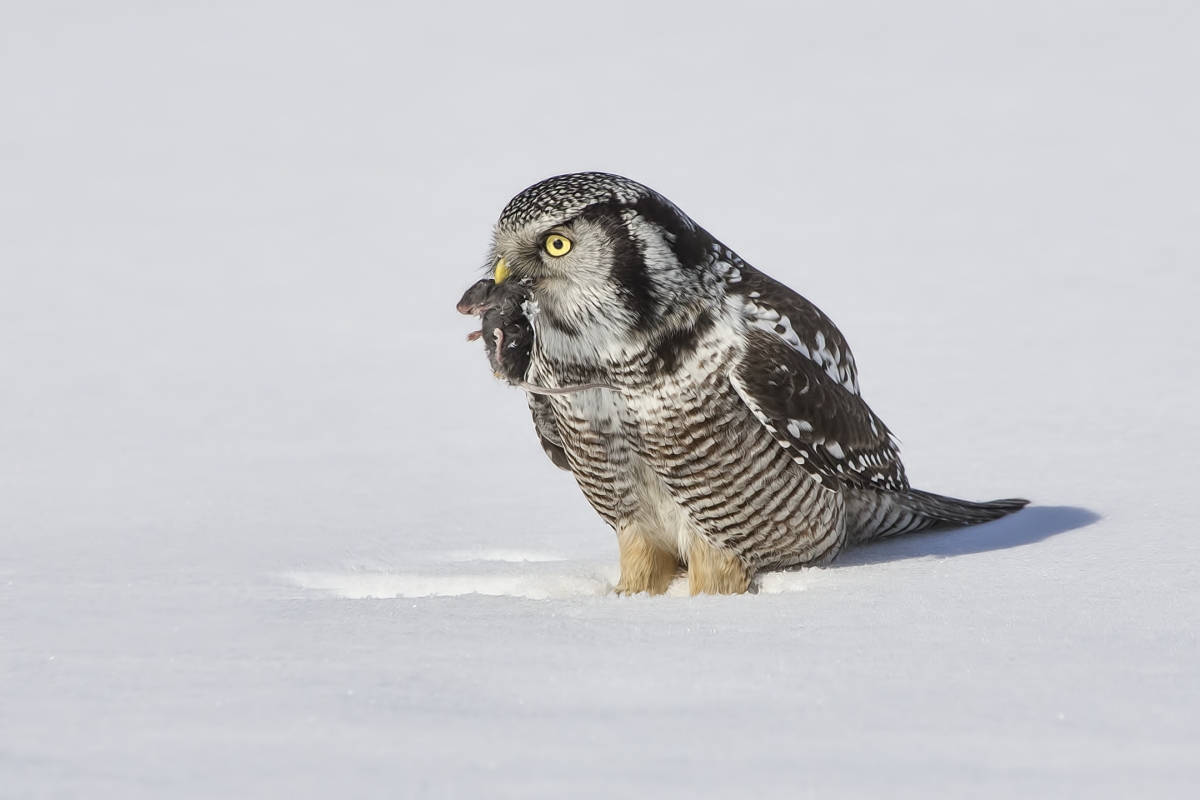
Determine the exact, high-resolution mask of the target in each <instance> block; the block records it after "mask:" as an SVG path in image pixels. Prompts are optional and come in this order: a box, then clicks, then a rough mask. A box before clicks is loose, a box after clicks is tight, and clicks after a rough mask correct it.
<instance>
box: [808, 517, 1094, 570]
mask: <svg viewBox="0 0 1200 800" xmlns="http://www.w3.org/2000/svg"><path fill="white" fill-rule="evenodd" d="M1100 519H1101V516H1100V515H1099V514H1097V513H1096V512H1095V511H1091V510H1089V509H1086V508H1077V507H1075V506H1031V507H1029V508H1025V509H1022V510H1021V511H1019V512H1017V513H1016V514H1013V515H1011V516H1008V517H1004V518H1003V519H998V520H996V521H995V522H988V523H986V524H983V525H977V526H974V527H968V528H941V529H938V530H932V531H924V532H922V533H910V534H907V535H905V536H897V537H896V538H895V539H884V540H882V541H878V542H871V543H869V544H865V545H862V546H861V547H856V548H854V549H852V550H847V551H846V552H844V553H843V554H842V555H840V556H839V557H838V559H837V560H836V561H834V562H833V564H832V565H831V566H833V567H838V566H847V567H848V566H853V565H862V564H879V563H883V562H886V561H901V560H903V559H906V558H923V557H926V556H942V557H950V556H965V555H971V554H973V553H986V552H989V551H992V550H1008V549H1010V548H1013V547H1021V546H1022V545H1027V544H1033V543H1034V542H1040V541H1043V540H1045V539H1049V538H1050V537H1051V536H1056V535H1058V534H1060V533H1066V532H1067V531H1073V530H1077V529H1079V528H1085V527H1087V526H1088V525H1091V524H1093V523H1095V522H1098V521H1099V520H1100Z"/></svg>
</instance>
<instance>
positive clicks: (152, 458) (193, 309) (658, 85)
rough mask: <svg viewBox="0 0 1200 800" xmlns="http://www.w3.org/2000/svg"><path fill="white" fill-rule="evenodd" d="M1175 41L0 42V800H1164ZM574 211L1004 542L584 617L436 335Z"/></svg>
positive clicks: (573, 10) (788, 18)
mask: <svg viewBox="0 0 1200 800" xmlns="http://www.w3.org/2000/svg"><path fill="white" fill-rule="evenodd" d="M1198 9H1200V6H1197V4H1195V3H1188V2H1177V3H1164V2H1144V1H1140V2H1077V3H1076V2H1040V1H1039V2H1024V1H1019V2H1003V3H1001V2H996V3H983V2H940V3H939V2H909V3H889V2H849V3H837V4H833V3H828V4H816V3H767V2H738V3H728V4H702V3H701V4H697V3H692V4H683V3H680V4H664V3H655V2H625V1H624V0H611V1H610V0H606V1H605V2H602V3H599V2H598V3H590V4H573V3H565V4H564V3H529V2H512V3H503V4H500V3H497V4H483V3H480V4H465V3H452V2H451V3H442V4H439V5H436V6H435V5H434V4H427V5H425V6H424V7H419V6H418V4H415V3H409V4H365V3H362V4H360V3H328V4H318V3H307V2H305V3H252V2H235V3H220V2H206V3H190V4H188V3H150V2H146V3H104V4H98V3H74V4H64V3H54V2H36V3H35V2H27V3H26V2H9V3H5V4H4V5H3V8H2V9H0V795H2V796H4V797H13V798H39V797H63V798H67V797H70V798H75V797H121V798H171V797H298V798H299V797H306V798H307V797H313V798H318V797H333V796H341V797H355V798H375V797H379V798H384V797H463V798H490V797H509V798H533V797H545V798H567V797H571V798H574V797H622V796H639V797H676V796H678V797H703V796H713V797H717V796H720V797H779V798H793V797H854V796H857V797H880V796H890V797H922V798H927V797H939V796H945V797H968V796H969V797H1029V796H1045V797H1089V798H1092V797H1117V796H1130V797H1132V796H1141V797H1150V796H1154V797H1172V796H1173V797H1191V796H1196V794H1197V792H1200V647H1198V645H1197V626H1198V624H1200V581H1198V575H1197V564H1198V561H1200V558H1198V557H1200V511H1198V509H1197V489H1196V486H1197V482H1198V481H1200V455H1198V452H1200V429H1198V426H1197V424H1196V409H1197V408H1198V407H1200V374H1198V368H1200V358H1198V356H1197V353H1198V351H1200V324H1198V322H1197V316H1196V315H1197V305H1198V304H1200V236H1198V233H1197V232H1198V230H1200V155H1198V153H1200V147H1198V146H1197V143H1198V142H1200V110H1198V107H1200V55H1198V53H1200V46H1197V43H1198V42H1200V10H1198ZM588 169H600V170H607V171H613V172H618V173H621V174H625V175H628V176H630V177H632V178H635V179H637V180H640V181H642V182H644V183H647V184H648V185H650V186H652V187H655V188H656V189H658V190H660V191H662V192H663V193H664V194H666V195H667V196H668V197H670V198H671V199H672V200H674V201H675V202H676V203H677V204H679V205H680V206H681V207H682V208H683V209H684V210H685V211H687V212H688V213H689V214H690V215H692V216H693V217H694V218H695V219H696V220H697V221H698V222H699V223H700V224H701V225H704V226H705V227H707V228H708V229H709V230H711V231H712V232H713V233H714V235H716V236H717V237H718V238H720V239H722V240H723V241H724V242H725V243H727V244H728V245H729V246H730V247H732V248H734V249H735V250H737V251H738V252H739V253H740V254H741V255H742V256H743V257H745V258H746V259H747V260H749V261H750V262H751V263H753V264H755V265H756V266H758V267H760V268H762V269H764V270H766V271H767V272H768V273H769V274H771V275H773V276H775V277H777V278H780V279H781V280H783V281H785V282H786V283H788V284H789V285H791V286H792V287H794V288H795V289H797V290H798V291H800V292H801V293H803V294H804V295H806V296H807V297H809V298H810V299H811V300H813V301H814V302H816V303H817V304H818V305H819V306H820V307H821V308H822V309H823V310H825V311H826V312H827V313H828V314H829V315H830V316H831V317H832V318H833V319H834V320H835V321H836V322H837V324H838V326H839V327H840V328H841V329H842V330H843V331H844V332H845V334H846V335H847V337H848V338H849V341H850V343H851V345H852V346H853V348H854V351H855V353H856V355H857V357H858V362H859V366H860V370H861V378H862V385H863V390H864V395H865V397H866V398H867V400H868V401H869V402H870V403H871V405H872V406H873V408H874V409H875V410H876V411H877V412H878V413H879V414H880V415H881V416H882V417H883V419H884V420H886V421H887V423H888V424H889V426H891V427H892V428H893V429H894V430H895V431H896V432H897V434H898V435H899V437H900V438H901V440H902V442H903V447H904V455H905V462H906V464H907V467H908V472H909V475H910V477H911V478H912V480H913V483H914V485H916V486H919V487H921V488H925V489H929V490H932V491H938V492H944V493H949V494H954V495H957V496H961V497H967V498H973V499H980V500H982V499H992V498H997V497H1007V496H1025V497H1029V498H1031V499H1032V500H1033V502H1034V505H1033V506H1032V507H1031V508H1030V509H1028V510H1026V511H1024V512H1022V513H1021V514H1019V515H1017V516H1015V517H1012V518H1010V519H1006V520H1003V521H1001V522H998V523H993V524H991V525H987V526H984V527H980V528H975V529H967V530H962V531H953V532H943V533H932V534H922V535H915V536H911V537H908V538H905V539H903V540H897V541H894V542H890V543H886V544H880V545H877V546H872V547H868V548H865V549H862V550H859V551H854V552H850V553H847V554H845V555H844V556H843V557H842V558H841V559H840V560H839V561H838V562H837V563H836V564H835V565H833V566H831V567H829V568H824V569H813V570H807V571H801V572H797V573H789V574H786V575H778V576H768V578H767V579H766V580H764V582H763V586H762V590H761V591H760V592H759V593H758V594H756V595H748V596H742V597H715V598H713V597H702V598H694V599H693V598H686V597H679V596H668V597H662V598H646V597H635V598H618V597H614V596H612V595H611V594H606V593H605V592H606V590H607V588H608V583H609V582H610V581H612V579H613V577H614V574H615V567H616V545H615V538H614V536H613V534H612V533H611V531H609V530H608V529H607V528H606V526H605V525H604V524H603V523H602V522H601V521H600V519H599V517H598V516H597V515H596V514H595V513H594V512H592V511H591V509H590V508H589V507H588V506H587V504H586V502H585V501H584V500H583V498H582V496H581V495H580V493H579V490H578V489H577V488H576V486H575V485H574V483H573V481H572V479H571V477H570V476H569V475H567V474H566V473H562V472H560V471H558V470H557V469H555V468H554V467H553V465H552V464H551V463H550V462H549V460H548V459H547V458H546V457H545V456H544V455H543V454H542V452H541V450H540V448H539V446H538V444H537V441H536V438H535V436H534V435H533V431H532V425H531V423H530V421H529V419H528V415H527V412H526V410H525V407H524V405H525V400H524V397H523V395H522V393H521V392H520V391H517V390H514V389H511V388H508V387H505V386H502V385H500V384H499V383H498V382H497V381H495V380H494V379H493V378H492V377H491V375H490V373H489V370H488V367H487V363H486V361H485V358H484V355H483V352H482V348H481V346H480V345H479V344H478V343H467V342H466V341H465V340H464V337H465V335H466V334H467V332H468V331H470V330H471V328H472V320H468V319H466V318H464V317H460V316H459V315H457V314H456V313H455V311H454V304H455V302H456V301H457V299H458V297H459V295H460V294H461V292H462V291H463V290H464V289H465V288H466V287H467V286H468V285H469V284H470V283H471V282H472V281H474V280H475V279H476V278H477V277H478V276H479V275H480V274H481V269H482V268H483V267H484V266H485V258H486V254H487V248H488V243H489V235H490V226H491V224H492V223H493V221H494V220H495V218H496V216H497V215H498V213H499V211H500V209H501V208H502V207H503V205H504V203H505V202H506V201H507V200H508V198H509V197H511V196H512V195H513V194H515V193H516V192H518V191H520V190H521V189H523V188H524V187H526V186H527V185H529V184H531V183H534V182H535V181H537V180H540V179H542V178H544V177H548V176H550V175H553V174H558V173H562V172H571V171H577V170H588Z"/></svg>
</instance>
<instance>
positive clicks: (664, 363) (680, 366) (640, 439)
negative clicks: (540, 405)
mask: <svg viewBox="0 0 1200 800" xmlns="http://www.w3.org/2000/svg"><path fill="white" fill-rule="evenodd" d="M739 311H740V309H738V308H737V307H736V306H733V305H732V304H731V305H727V306H726V307H724V308H720V309H717V310H716V311H715V312H714V313H712V314H711V315H710V316H709V317H708V319H707V320H706V322H705V324H703V325H702V326H699V327H698V328H696V329H695V330H694V331H693V333H694V335H690V336H682V337H679V339H678V340H676V341H672V342H668V343H667V345H666V346H667V347H668V348H669V351H668V352H664V348H663V346H661V345H660V346H659V347H658V348H657V349H655V348H650V347H647V346H646V345H645V344H643V343H639V342H637V341H636V340H633V339H630V338H625V339H614V338H610V337H605V338H604V339H601V340H600V341H603V342H606V343H612V342H614V341H615V342H618V344H617V345H616V346H614V345H612V344H608V347H609V348H610V350H609V352H607V353H604V354H603V356H602V357H601V358H596V359H595V360H593V361H592V362H591V363H580V361H581V359H579V358H578V355H579V354H580V352H581V351H583V350H584V348H585V347H586V344H585V343H584V342H581V341H579V339H578V337H571V336H567V335H566V334H564V333H563V332H562V331H559V330H555V329H550V328H549V326H543V327H541V328H539V329H538V335H537V337H535V342H536V344H535V346H534V351H533V357H532V362H531V368H530V375H531V379H532V380H534V381H535V382H537V383H540V384H541V385H544V386H548V387H558V386H565V385H571V384H574V383H583V382H602V383H607V384H609V385H610V386H612V387H614V388H613V389H591V390H588V391H583V392H578V393H573V394H567V395H559V396H554V397H552V398H551V404H552V407H553V409H554V415H555V418H556V421H557V424H558V429H559V432H560V434H561V435H562V439H563V445H564V450H565V452H566V454H567V458H568V461H569V462H570V464H571V471H572V472H573V473H574V475H575V477H576V480H577V481H578V483H579V485H580V488H581V489H582V490H583V492H584V494H585V495H586V496H587V499H588V500H589V502H591V504H592V505H593V507H595V508H596V510H597V511H598V512H599V513H600V514H601V516H602V517H603V518H604V519H605V520H606V521H607V522H608V523H609V524H610V525H612V526H613V527H614V528H618V529H620V526H621V525H622V524H624V523H626V522H627V521H629V520H634V521H636V522H638V523H640V524H641V526H642V527H643V528H644V529H645V530H646V531H647V532H648V533H649V534H650V535H651V536H652V537H653V538H654V539H655V540H656V544H657V545H658V546H660V547H662V548H663V549H665V550H668V551H669V552H673V553H675V554H676V555H677V556H678V557H679V558H680V559H682V560H684V561H686V559H687V554H688V552H689V550H690V549H691V544H692V540H693V538H694V537H696V536H702V537H704V538H705V539H706V540H707V541H709V542H711V543H713V544H715V545H717V546H718V547H721V548H724V549H726V550H728V551H731V552H733V553H734V554H736V555H737V556H738V557H739V558H741V559H742V560H743V561H744V562H746V563H747V564H748V565H749V566H751V567H752V568H754V569H761V568H772V567H780V566H793V565H796V564H801V563H813V562H815V561H821V560H825V559H827V558H831V557H832V556H833V555H834V554H835V553H836V551H837V548H838V547H839V546H840V544H841V507H842V506H841V498H840V497H839V496H838V495H837V494H836V493H833V492H829V491H827V490H826V489H824V488H823V487H820V486H819V485H818V484H817V483H816V482H814V481H813V480H811V478H810V477H809V476H808V475H807V474H806V473H805V472H804V471H803V470H800V469H797V468H796V466H795V464H794V463H793V462H792V461H791V459H790V457H789V456H788V454H787V453H786V452H785V451H783V450H782V449H781V448H779V447H778V445H777V444H776V443H775V441H774V439H773V438H772V437H771V435H770V434H769V433H768V432H767V431H766V430H765V429H764V428H763V426H762V424H761V423H760V422H759V421H758V420H757V419H756V418H755V417H754V415H753V413H752V412H751V411H750V410H749V409H748V408H747V407H746V405H745V404H744V403H742V402H741V400H740V398H739V397H738V396H737V393H736V392H735V390H734V389H733V387H732V385H731V383H730V380H729V376H730V373H731V371H732V370H733V368H734V366H735V365H736V363H737V362H738V360H739V359H740V358H741V357H742V354H743V349H744V342H745V334H744V325H745V323H744V321H743V319H742V317H741V316H740V314H739ZM535 319H536V315H535ZM543 331H544V333H543ZM581 333H582V335H584V336H586V332H581ZM592 352H593V353H596V352H597V350H595V349H593V350H592Z"/></svg>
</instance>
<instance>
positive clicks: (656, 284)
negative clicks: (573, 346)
mask: <svg viewBox="0 0 1200 800" xmlns="http://www.w3.org/2000/svg"><path fill="white" fill-rule="evenodd" d="M713 244H714V240H713V238H712V237H711V236H710V235H709V234H708V233H707V232H706V231H704V229H703V228H701V227H699V226H698V225H696V223H694V222H693V221H692V220H691V219H690V218H688V216H687V215H686V214H684V213H683V212H682V211H680V210H679V209H678V208H677V207H676V206H675V205H674V204H673V203H671V201H669V200H667V199H666V198H665V197H663V196H662V195H660V194H658V193H657V192H655V191H653V190H652V189H649V188H647V187H645V186H643V185H642V184H640V183H636V182H635V181H631V180H629V179H628V178H622V177H620V176H619V175H609V174H606V173H601V172H583V173H576V174H572V175H559V176H558V177H555V178H550V179H548V180H544V181H542V182H541V183H538V184H535V185H533V186H531V187H529V188H528V189H526V190H525V191H523V192H521V193H520V194H518V195H517V196H516V197H514V198H513V199H512V200H511V201H509V203H508V205H507V206H505V208H504V211H503V213H502V214H501V215H500V219H499V221H498V222H497V223H496V231H495V244H494V252H493V256H494V262H493V263H494V278H495V280H496V282H497V283H503V282H504V281H507V280H519V281H522V282H523V283H526V284H528V285H529V286H530V287H531V288H532V292H533V297H534V300H536V301H537V306H538V314H539V316H542V315H545V316H546V317H547V320H546V321H548V322H549V323H550V324H551V325H553V326H555V327H556V328H557V329H559V330H562V331H567V332H569V331H572V330H576V331H582V330H585V329H587V328H589V327H592V326H593V325H594V324H597V323H603V326H604V327H605V328H607V329H609V330H613V329H617V330H619V329H626V330H634V331H647V332H648V331H651V330H653V329H655V328H658V327H661V326H662V325H663V324H664V322H669V321H670V320H671V319H673V318H675V317H678V316H680V315H681V314H682V315H685V316H686V314H687V312H688V311H689V309H691V308H693V307H695V306H696V305H697V304H698V303H700V302H703V301H705V300H706V299H708V300H711V299H712V297H713V294H714V293H715V292H717V291H718V289H717V284H718V281H717V279H716V276H715V274H713V272H712V269H711V262H712V258H713Z"/></svg>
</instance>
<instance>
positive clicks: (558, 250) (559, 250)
mask: <svg viewBox="0 0 1200 800" xmlns="http://www.w3.org/2000/svg"><path fill="white" fill-rule="evenodd" d="M546 252H547V253H549V254H550V255H552V256H554V257H555V258H558V257H559V256H565V255H566V254H567V253H569V252H571V240H570V239H568V238H567V237H565V236H563V235H562V234H561V233H552V234H550V235H549V236H547V237H546Z"/></svg>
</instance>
